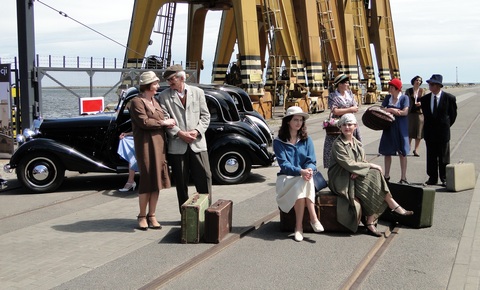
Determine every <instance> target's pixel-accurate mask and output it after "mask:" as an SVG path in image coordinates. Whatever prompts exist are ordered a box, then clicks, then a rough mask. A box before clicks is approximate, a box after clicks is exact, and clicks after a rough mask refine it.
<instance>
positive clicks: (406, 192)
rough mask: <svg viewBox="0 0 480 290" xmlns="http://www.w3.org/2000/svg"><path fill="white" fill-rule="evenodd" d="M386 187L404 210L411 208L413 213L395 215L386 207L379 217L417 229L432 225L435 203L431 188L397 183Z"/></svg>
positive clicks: (433, 192)
mask: <svg viewBox="0 0 480 290" xmlns="http://www.w3.org/2000/svg"><path fill="white" fill-rule="evenodd" d="M388 187H389V188H390V192H391V193H392V196H393V198H394V199H395V200H396V201H397V202H398V204H399V205H401V206H402V207H403V208H405V209H406V210H413V215H411V216H399V215H395V214H393V213H392V211H391V210H390V209H388V208H387V209H386V210H385V212H384V213H383V214H382V215H381V216H380V218H381V219H383V220H387V221H393V222H398V223H400V224H402V225H405V226H408V227H411V228H417V229H418V228H426V227H431V226H432V222H433V208H434V205H435V190H434V189H433V188H428V187H419V186H412V185H405V184H398V183H389V184H388Z"/></svg>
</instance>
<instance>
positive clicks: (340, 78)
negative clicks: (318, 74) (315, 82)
mask: <svg viewBox="0 0 480 290" xmlns="http://www.w3.org/2000/svg"><path fill="white" fill-rule="evenodd" d="M348 80H350V78H349V77H348V76H347V75H346V74H339V75H338V76H337V77H336V78H335V79H334V80H333V85H334V86H335V87H336V86H338V84H339V83H341V82H344V81H348Z"/></svg>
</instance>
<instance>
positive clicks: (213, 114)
mask: <svg viewBox="0 0 480 290" xmlns="http://www.w3.org/2000/svg"><path fill="white" fill-rule="evenodd" d="M207 106H208V111H209V112H210V121H217V122H218V121H219V119H218V107H217V105H216V104H215V102H213V101H212V100H210V98H207Z"/></svg>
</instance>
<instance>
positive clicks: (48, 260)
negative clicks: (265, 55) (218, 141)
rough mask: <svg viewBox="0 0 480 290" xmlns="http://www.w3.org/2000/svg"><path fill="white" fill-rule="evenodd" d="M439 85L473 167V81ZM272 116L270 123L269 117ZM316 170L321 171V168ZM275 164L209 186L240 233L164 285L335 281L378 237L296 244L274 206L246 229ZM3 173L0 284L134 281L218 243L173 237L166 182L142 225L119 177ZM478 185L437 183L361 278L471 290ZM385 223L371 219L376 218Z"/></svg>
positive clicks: (371, 143)
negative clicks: (425, 207)
mask: <svg viewBox="0 0 480 290" xmlns="http://www.w3.org/2000/svg"><path fill="white" fill-rule="evenodd" d="M449 91H451V92H452V93H454V94H455V95H457V98H458V103H459V118H458V120H457V123H456V124H455V125H454V127H453V128H452V143H451V146H452V162H457V161H459V160H461V159H463V160H465V161H469V162H473V163H475V165H476V170H477V173H478V169H479V168H480V159H479V158H480V157H478V154H474V153H473V152H475V149H476V148H478V141H477V140H479V139H478V130H475V128H476V127H478V124H479V120H478V118H479V117H478V116H479V114H478V112H479V111H480V110H479V105H478V102H477V101H476V100H475V99H478V97H479V95H480V90H479V88H478V87H473V88H462V89H451V90H449ZM475 97H477V98H475ZM366 107H367V106H366V105H365V106H363V107H362V109H365V108H366ZM277 113H278V114H281V112H277ZM326 115H327V114H326V113H320V114H315V115H312V118H310V119H309V121H308V123H307V124H308V126H309V132H310V134H311V136H312V138H313V139H314V143H315V148H316V152H317V159H318V164H319V168H320V167H321V164H322V161H321V157H322V150H323V136H324V132H323V130H321V129H320V128H321V121H322V120H323V119H324V118H325V117H326ZM358 116H360V114H358ZM359 119H360V118H359ZM270 123H271V126H272V128H273V129H274V130H278V126H279V125H280V123H279V118H278V117H277V118H275V119H274V120H271V121H270ZM475 125H477V126H475ZM362 134H363V138H364V146H365V148H366V152H367V154H368V158H369V159H372V160H373V161H374V162H376V163H378V164H381V165H383V158H380V157H377V156H376V152H377V149H378V140H379V137H380V132H376V131H371V130H369V129H367V128H365V127H362ZM422 146H423V142H422ZM424 152H425V148H424V146H423V147H422V149H421V150H420V154H421V155H422V156H421V157H420V158H415V157H409V158H408V179H409V181H410V182H413V183H422V182H423V181H425V180H426V174H425V159H424ZM422 153H423V154H422ZM5 161H6V160H2V162H5ZM321 170H322V173H324V175H326V171H325V169H323V168H321ZM277 171H278V168H275V167H270V168H260V169H254V170H252V176H251V177H250V178H249V179H248V180H247V182H246V183H244V184H242V185H234V186H219V185H215V186H214V200H216V199H219V198H224V199H231V200H233V202H234V211H233V216H234V221H233V227H234V229H233V233H232V234H231V235H230V237H231V236H234V235H237V236H238V235H239V234H240V233H244V232H246V231H249V234H248V235H245V236H241V237H240V236H238V238H237V240H236V241H235V242H233V243H232V244H230V245H229V246H228V247H227V248H225V249H223V250H221V251H218V252H216V253H215V254H214V255H212V256H209V258H208V259H206V260H205V261H202V262H198V263H197V264H195V265H194V266H193V267H191V268H190V269H188V271H184V272H182V275H179V276H176V277H173V278H171V279H168V277H166V278H165V282H164V284H162V285H163V287H164V288H166V289H185V288H187V287H188V288H193V289H207V288H208V289H226V288H229V289H272V288H284V289H305V288H312V287H315V288H317V289H318V288H321V289H335V288H337V289H338V288H339V287H341V285H342V283H343V282H344V281H345V279H347V278H348V276H349V275H350V273H351V272H352V271H353V269H354V267H355V266H356V265H357V264H358V263H360V262H361V261H362V259H364V258H365V256H366V255H367V254H368V252H369V250H370V249H371V248H372V246H373V245H374V244H375V243H376V242H377V239H376V238H374V237H370V236H367V235H364V234H362V233H357V234H353V235H349V234H342V233H323V234H306V235H305V236H306V239H305V241H304V242H302V243H296V242H294V241H293V239H292V238H291V237H289V234H290V233H284V232H281V231H279V218H278V216H275V217H274V218H273V219H271V220H270V221H267V222H266V223H265V224H263V225H261V226H259V225H256V228H255V229H254V230H253V229H252V225H255V224H256V222H258V221H259V220H262V218H263V217H265V216H266V215H267V214H269V213H272V212H274V211H275V210H276V204H275V190H274V184H275V174H276V172H277ZM2 175H3V176H4V177H6V178H8V179H9V188H7V190H4V191H2V192H0V257H1V259H0V285H1V288H2V289H52V288H55V289H137V288H140V287H142V286H144V285H149V284H148V283H151V282H152V281H155V279H157V278H158V277H162V275H165V273H169V271H172V270H175V269H176V267H179V266H181V265H184V264H185V263H189V262H191V263H193V260H192V258H194V257H195V256H198V255H201V254H202V253H205V251H209V250H211V249H212V248H214V247H218V245H217V246H215V245H212V244H186V245H185V244H180V243H179V240H180V223H179V218H180V216H179V213H178V207H177V201H176V194H175V190H174V189H173V188H171V189H167V190H163V191H162V192H161V195H160V200H159V205H158V213H157V216H158V219H159V221H160V222H161V223H162V225H163V229H162V230H160V231H154V230H148V231H147V232H140V231H137V230H134V227H135V226H136V220H135V215H136V213H137V199H136V194H135V193H132V192H128V193H120V192H118V191H116V190H115V189H116V188H119V187H121V186H122V185H123V183H124V182H125V180H126V176H116V175H113V176H112V175H99V174H98V175H95V174H88V175H83V176H79V175H78V174H75V173H70V174H69V176H68V178H67V180H66V182H65V186H63V187H62V188H61V191H59V192H55V193H49V194H41V195H36V194H24V193H23V192H22V189H21V188H18V186H17V183H16V181H15V180H14V176H11V175H6V174H5V173H2ZM391 175H392V181H396V180H397V179H400V175H399V164H398V158H394V160H393V164H392V174H391ZM476 176H478V174H477V175H476ZM477 181H478V179H477ZM478 185H479V184H478V182H477V186H476V188H475V189H474V190H468V191H464V192H458V193H451V192H447V191H446V190H445V189H444V188H441V187H435V188H436V191H437V193H436V201H435V213H434V224H433V226H432V227H431V228H425V229H410V228H401V229H400V231H399V233H398V234H397V235H395V237H394V240H393V241H392V243H391V245H390V247H389V248H388V250H387V251H386V252H385V253H384V254H383V255H382V256H381V257H379V259H378V261H377V263H376V264H375V265H374V267H373V268H372V269H371V271H370V273H369V275H368V277H367V278H366V279H365V281H364V282H363V283H362V285H361V288H362V289H405V288H413V289H479V288H480V287H479V285H480V255H479V251H480V242H479V241H480V228H479V227H478V226H477V225H480V214H479V210H480V198H479V191H480V187H479V186H478ZM191 192H193V187H191ZM386 226H387V224H386V223H381V224H380V229H386Z"/></svg>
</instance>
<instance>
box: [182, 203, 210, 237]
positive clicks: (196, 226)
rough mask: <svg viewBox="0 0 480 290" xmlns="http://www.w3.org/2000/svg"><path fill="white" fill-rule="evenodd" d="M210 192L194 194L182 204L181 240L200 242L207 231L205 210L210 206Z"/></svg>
mask: <svg viewBox="0 0 480 290" xmlns="http://www.w3.org/2000/svg"><path fill="white" fill-rule="evenodd" d="M208 203H209V202H208V194H199V193H195V194H193V195H192V196H191V197H190V198H189V199H188V200H187V201H186V202H185V203H184V204H182V207H181V209H182V210H181V211H182V238H181V242H182V243H183V244H185V243H199V242H200V240H201V239H202V238H203V234H204V232H205V210H206V209H207V208H208Z"/></svg>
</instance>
